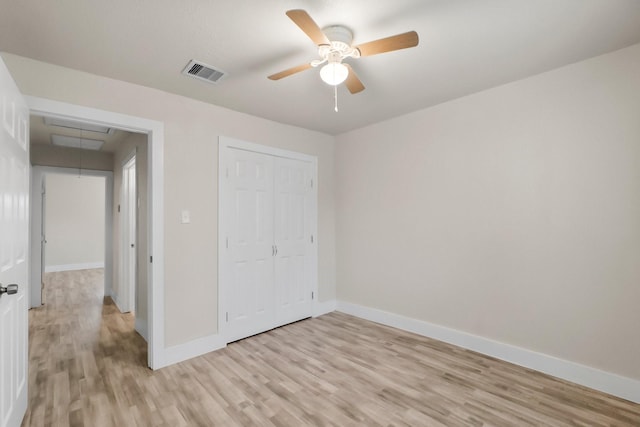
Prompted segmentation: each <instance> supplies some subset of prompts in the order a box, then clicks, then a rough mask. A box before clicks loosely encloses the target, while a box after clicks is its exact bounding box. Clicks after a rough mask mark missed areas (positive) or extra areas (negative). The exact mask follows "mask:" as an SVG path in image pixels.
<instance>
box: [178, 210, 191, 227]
mask: <svg viewBox="0 0 640 427" xmlns="http://www.w3.org/2000/svg"><path fill="white" fill-rule="evenodd" d="M180 222H181V223H183V224H189V223H190V222H191V214H190V213H189V211H187V210H184V211H182V215H181V216H180Z"/></svg>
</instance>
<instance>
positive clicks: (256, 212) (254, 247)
mask: <svg viewBox="0 0 640 427" xmlns="http://www.w3.org/2000/svg"><path fill="white" fill-rule="evenodd" d="M230 152H231V153H232V155H231V156H230V164H229V165H228V167H229V172H228V173H229V186H230V188H229V191H227V194H228V197H229V198H230V200H227V205H226V206H227V208H228V209H229V210H230V215H229V220H230V224H229V225H230V230H229V231H230V235H229V243H228V244H229V250H228V253H229V263H230V266H229V267H230V268H229V273H230V274H228V276H227V278H228V280H229V281H230V283H229V284H228V286H226V289H227V292H228V300H227V312H228V315H227V316H228V320H227V322H228V323H227V327H228V329H227V338H229V339H230V340H236V339H240V338H244V337H247V336H250V335H254V334H256V333H259V332H264V331H266V330H269V329H271V328H273V327H274V324H275V321H276V317H275V304H274V295H275V292H276V291H275V289H274V274H273V272H274V252H275V251H274V247H273V234H274V230H273V225H274V206H273V200H274V176H273V166H274V160H273V157H272V156H268V155H265V154H259V153H254V152H250V151H244V150H235V149H232V150H230Z"/></svg>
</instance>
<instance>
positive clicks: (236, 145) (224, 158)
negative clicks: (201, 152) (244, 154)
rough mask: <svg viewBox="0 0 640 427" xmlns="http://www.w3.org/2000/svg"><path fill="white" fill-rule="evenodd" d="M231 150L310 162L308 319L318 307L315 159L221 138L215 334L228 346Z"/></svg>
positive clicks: (316, 163)
mask: <svg viewBox="0 0 640 427" xmlns="http://www.w3.org/2000/svg"><path fill="white" fill-rule="evenodd" d="M230 150H245V151H250V152H254V153H260V154H267V155H270V156H274V157H281V158H286V159H293V160H301V161H304V162H309V163H310V164H311V167H312V172H311V177H312V183H311V212H310V215H311V218H310V222H311V226H310V236H309V239H310V240H311V239H312V244H311V245H310V253H309V261H310V270H311V273H310V280H311V283H310V287H311V291H312V295H313V297H312V303H311V308H312V309H311V313H309V315H310V316H311V315H312V313H314V312H316V309H317V304H318V159H317V157H315V156H311V155H308V154H303V153H298V152H295V151H289V150H283V149H280V148H275V147H270V146H265V145H261V144H256V143H253V142H247V141H242V140H239V139H235V138H230V137H226V136H220V137H219V139H218V307H217V308H218V334H219V335H220V336H221V337H222V338H223V339H224V341H225V343H228V342H229V341H228V338H227V335H226V329H227V328H226V326H227V318H226V313H227V311H228V310H227V307H228V302H229V298H230V290H229V289H228V287H229V286H228V284H229V283H230V282H231V280H230V278H229V274H231V272H230V271H228V270H229V268H228V264H227V262H226V254H227V252H226V251H227V236H228V235H229V234H230V233H229V231H230V230H229V227H230V224H231V221H230V219H229V218H227V217H226V216H227V211H228V210H227V209H225V208H226V203H227V200H229V199H228V194H227V191H228V190H229V188H228V186H227V185H225V184H226V182H227V173H228V172H227V165H228V161H229V159H230V154H231V151H230Z"/></svg>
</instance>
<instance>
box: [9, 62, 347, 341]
mask: <svg viewBox="0 0 640 427" xmlns="http://www.w3.org/2000/svg"><path fill="white" fill-rule="evenodd" d="M2 57H3V59H4V61H5V63H6V64H7V67H8V68H9V71H10V72H11V74H12V76H13V77H14V79H15V81H16V83H17V84H18V87H19V88H20V90H21V91H22V93H23V94H26V95H32V96H38V97H42V98H49V99H53V100H57V101H63V102H69V103H73V104H79V105H84V106H89V107H94V108H100V109H103V110H109V111H115V112H118V113H123V114H130V115H134V116H138V117H143V118H148V119H153V120H158V121H162V122H164V125H165V150H164V177H165V185H164V199H165V209H164V217H165V228H164V234H165V248H164V249H165V261H166V264H165V306H166V309H165V320H166V329H165V344H166V345H168V346H170V345H176V344H180V343H184V342H188V341H191V340H193V339H195V338H199V337H203V336H207V335H209V334H213V333H216V332H217V304H218V303H217V290H218V289H217V280H216V277H217V239H218V237H217V221H218V219H217V210H218V206H217V176H218V171H217V165H218V136H220V135H224V136H229V137H233V138H238V139H242V140H246V141H251V142H255V143H258V144H264V145H269V146H274V147H278V148H283V149H287V150H293V151H298V152H301V153H306V154H310V155H314V156H317V157H318V173H319V183H318V205H319V217H318V230H319V233H318V250H319V255H318V257H319V259H318V271H319V274H318V282H319V295H318V296H319V299H320V300H321V301H326V300H332V299H334V298H335V258H334V256H335V255H334V252H335V251H334V206H333V203H334V202H333V159H334V152H333V151H334V138H333V137H331V136H328V135H324V134H321V133H318V132H313V131H309V130H305V129H301V128H296V127H293V126H287V125H283V124H279V123H276V122H272V121H269V120H264V119H260V118H256V117H253V116H249V115H246V114H242V113H238V112H235V111H231V110H228V109H224V108H220V107H217V106H214V105H210V104H206V103H202V102H199V101H195V100H192V99H188V98H184V97H181V96H177V95H173V94H169V93H166V92H161V91H158V90H154V89H150V88H146V87H142V86H138V85H134V84H129V83H125V82H122V81H117V80H112V79H108V78H104V77H99V76H95V75H91V74H86V73H82V72H78V71H74V70H70V69H66V68H62V67H58V66H54V65H51V64H46V63H42V62H38V61H33V60H30V59H26V58H22V57H19V56H15V55H11V54H4V53H3V54H2ZM42 76H46V78H42ZM203 90H215V86H207V85H204V86H203ZM302 102H304V100H303V99H302V98H301V103H302ZM302 106H303V104H301V107H302ZM182 209H188V210H190V211H191V224H189V227H184V226H181V224H180V211H181V210H182Z"/></svg>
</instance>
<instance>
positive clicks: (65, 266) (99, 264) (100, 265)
mask: <svg viewBox="0 0 640 427" xmlns="http://www.w3.org/2000/svg"><path fill="white" fill-rule="evenodd" d="M92 268H104V262H86V263H84V264H60V265H47V266H45V268H44V272H45V273H54V272H57V271H71V270H89V269H92Z"/></svg>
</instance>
